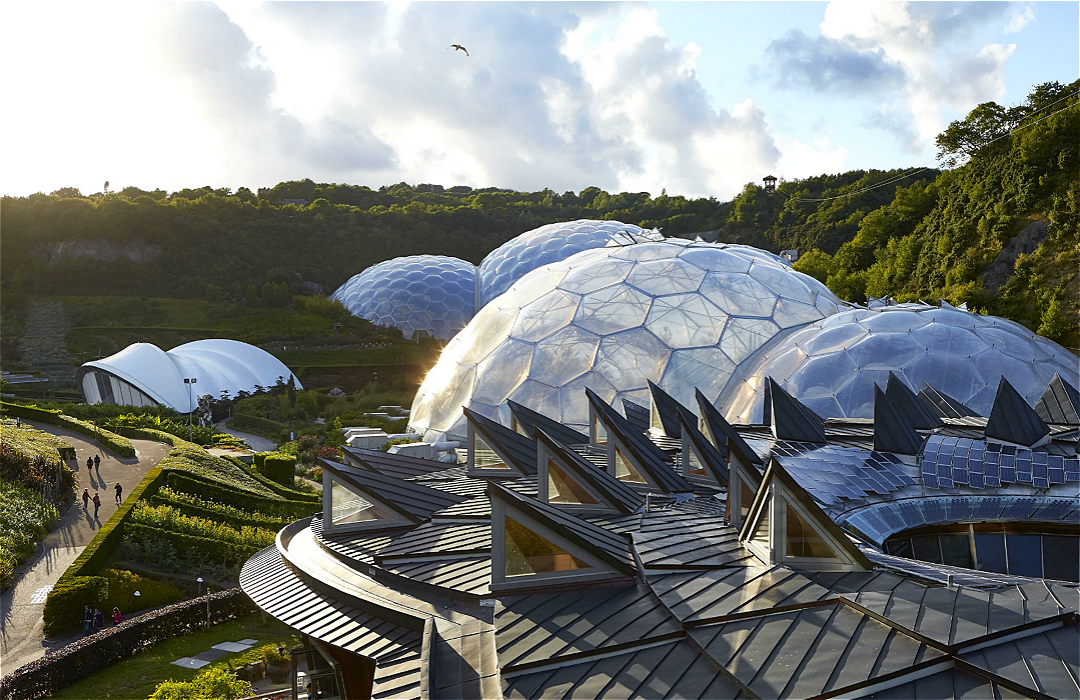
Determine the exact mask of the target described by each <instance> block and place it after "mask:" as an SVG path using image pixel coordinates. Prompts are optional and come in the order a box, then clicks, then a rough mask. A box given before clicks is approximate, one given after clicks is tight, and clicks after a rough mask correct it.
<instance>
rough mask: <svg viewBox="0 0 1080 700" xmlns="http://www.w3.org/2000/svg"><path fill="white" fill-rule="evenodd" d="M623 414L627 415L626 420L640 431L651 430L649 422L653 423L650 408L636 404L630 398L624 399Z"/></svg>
mask: <svg viewBox="0 0 1080 700" xmlns="http://www.w3.org/2000/svg"><path fill="white" fill-rule="evenodd" d="M622 409H623V415H624V416H626V420H627V421H628V422H629V423H630V425H632V426H634V428H635V429H636V430H637V431H638V432H639V433H647V432H649V427H650V426H649V424H650V423H651V417H650V416H649V409H648V408H646V407H644V406H642V405H640V404H636V403H634V402H633V401H631V400H630V399H623V400H622Z"/></svg>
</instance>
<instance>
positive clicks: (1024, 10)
mask: <svg viewBox="0 0 1080 700" xmlns="http://www.w3.org/2000/svg"><path fill="white" fill-rule="evenodd" d="M1034 20H1035V12H1034V11H1032V9H1031V8H1030V7H1028V6H1027V5H1025V6H1024V7H1018V8H1016V9H1015V10H1013V13H1012V16H1011V17H1009V23H1008V24H1006V25H1005V33H1006V34H1016V33H1017V32H1019V31H1020V30H1021V29H1023V28H1024V27H1026V26H1028V25H1029V24H1031V23H1032V22H1033V21H1034Z"/></svg>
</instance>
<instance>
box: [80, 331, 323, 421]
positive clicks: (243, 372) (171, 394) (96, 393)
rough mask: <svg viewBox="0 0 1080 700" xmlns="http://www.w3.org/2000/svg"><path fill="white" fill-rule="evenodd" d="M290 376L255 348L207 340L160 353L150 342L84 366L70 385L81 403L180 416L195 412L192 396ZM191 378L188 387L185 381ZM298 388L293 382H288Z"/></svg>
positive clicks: (241, 388)
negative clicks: (157, 408) (142, 408)
mask: <svg viewBox="0 0 1080 700" xmlns="http://www.w3.org/2000/svg"><path fill="white" fill-rule="evenodd" d="M291 375H292V372H291V371H290V370H289V368H288V367H286V366H285V365H284V364H282V362H281V361H280V360H278V359H277V358H276V357H274V356H273V355H271V354H270V353H268V352H266V351H265V350H263V349H261V348H257V347H255V346H254V345H249V344H247V343H241V342H239V341H237V340H224V339H209V340H196V341H195V342H192V343H185V344H184V345H178V346H177V347H175V348H173V349H172V350H169V351H168V352H166V351H164V350H162V349H161V348H159V347H157V346H156V345H152V344H150V343H135V344H133V345H129V346H127V347H126V348H124V349H123V350H121V351H120V352H118V353H116V354H115V355H110V356H109V357H106V358H103V359H100V360H94V361H92V362H87V363H86V364H84V365H83V366H82V367H80V368H79V371H78V373H77V374H76V377H75V381H76V382H77V383H78V385H79V390H80V391H81V392H82V395H83V398H84V399H85V400H86V402H87V403H90V404H95V403H115V404H120V405H124V406H156V405H161V406H168V407H169V408H171V409H173V410H176V411H179V412H180V413H189V412H191V411H193V410H195V409H196V408H198V397H199V396H200V395H202V394H210V395H211V396H213V397H214V398H220V397H221V394H222V392H225V391H227V392H229V394H230V395H232V396H235V395H236V394H237V393H238V392H240V391H252V390H253V389H254V388H255V387H256V386H264V387H269V386H273V385H274V384H276V383H277V381H278V378H279V377H280V378H283V379H285V380H286V381H287V380H288V378H289V377H290V376H291ZM192 378H194V379H195V380H196V381H195V385H194V386H190V385H189V384H186V383H185V382H184V380H185V379H192ZM293 381H294V382H295V383H296V387H297V388H298V389H300V388H303V387H301V386H300V382H299V380H297V379H296V377H295V376H294V377H293Z"/></svg>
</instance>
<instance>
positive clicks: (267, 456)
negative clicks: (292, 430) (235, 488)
mask: <svg viewBox="0 0 1080 700" xmlns="http://www.w3.org/2000/svg"><path fill="white" fill-rule="evenodd" d="M253 461H254V462H255V470H256V471H257V472H259V473H260V474H262V475H263V476H265V477H266V478H267V479H270V480H271V481H273V482H274V483H277V484H281V485H282V486H285V487H287V488H292V486H293V483H294V479H295V477H296V457H293V456H292V455H287V454H284V453H282V452H257V453H256V454H255V458H254V460H253Z"/></svg>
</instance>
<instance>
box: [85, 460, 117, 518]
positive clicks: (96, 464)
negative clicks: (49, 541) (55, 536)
mask: <svg viewBox="0 0 1080 700" xmlns="http://www.w3.org/2000/svg"><path fill="white" fill-rule="evenodd" d="M95 469H96V470H97V473H98V477H99V478H100V477H101V456H100V455H94V456H93V457H87V458H86V471H87V472H88V473H93V471H94V470H95ZM113 489H114V490H115V491H116V505H120V504H121V503H123V502H124V487H123V486H121V485H120V482H119V481H117V482H116V486H114V487H113ZM91 501H93V502H94V518H95V519H96V518H97V517H98V509H99V508H101V497H100V496H98V494H97V491H95V492H94V495H93V497H91V496H90V489H86V488H84V489H83V492H82V502H83V510H86V511H88V510H90V502H91Z"/></svg>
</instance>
